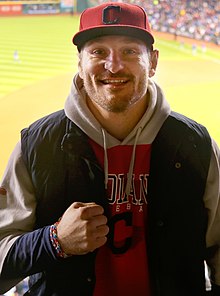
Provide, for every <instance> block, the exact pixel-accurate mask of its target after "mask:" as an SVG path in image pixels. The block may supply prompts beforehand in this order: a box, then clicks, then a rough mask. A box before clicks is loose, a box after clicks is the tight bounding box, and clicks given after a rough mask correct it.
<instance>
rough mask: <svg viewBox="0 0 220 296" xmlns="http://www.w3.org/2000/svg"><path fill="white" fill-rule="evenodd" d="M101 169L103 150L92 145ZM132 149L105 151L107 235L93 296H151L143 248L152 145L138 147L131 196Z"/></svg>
mask: <svg viewBox="0 0 220 296" xmlns="http://www.w3.org/2000/svg"><path fill="white" fill-rule="evenodd" d="M91 144H92V146H93V148H94V151H95V154H96V156H97V158H98V160H99V162H100V164H101V166H102V167H103V159H104V150H103V148H102V147H101V146H99V145H98V144H97V143H95V142H93V141H91ZM132 151H133V146H132V145H125V146H121V145H120V146H116V147H113V148H110V149H108V151H107V154H108V203H109V212H110V220H109V227H110V233H109V238H108V242H107V243H106V244H105V245H104V246H103V247H101V248H100V249H99V250H98V254H97V259H96V286H95V291H94V296H113V295H114V296H122V295H126V296H134V295H138V296H139V295H145V296H149V295H150V288H149V273H148V258H147V247H146V220H147V181H148V176H149V168H150V151H151V145H137V147H136V156H135V164H134V171H133V179H132V186H131V192H130V195H129V196H126V194H125V187H126V181H127V173H128V170H129V166H130V160H131V155H132Z"/></svg>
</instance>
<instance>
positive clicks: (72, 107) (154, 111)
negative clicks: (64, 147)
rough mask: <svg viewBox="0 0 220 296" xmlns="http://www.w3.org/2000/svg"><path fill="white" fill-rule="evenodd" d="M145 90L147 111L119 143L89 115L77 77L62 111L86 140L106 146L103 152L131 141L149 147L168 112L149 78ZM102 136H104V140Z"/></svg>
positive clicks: (160, 91) (158, 91)
mask: <svg viewBox="0 0 220 296" xmlns="http://www.w3.org/2000/svg"><path fill="white" fill-rule="evenodd" d="M148 91H149V93H150V100H149V104H148V108H147V110H146V112H145V113H144V115H143V117H142V118H141V119H140V121H139V122H138V124H137V125H136V126H135V128H134V129H133V130H132V131H131V133H130V134H129V135H128V136H127V137H126V138H125V139H124V140H123V141H120V140H118V139H116V138H114V137H113V136H111V135H110V134H109V133H108V132H107V131H104V130H103V128H102V126H101V125H100V123H99V122H98V121H97V120H96V118H95V117H94V116H93V114H92V113H91V111H90V110H89V108H88V107H87V104H86V94H85V90H84V87H83V83H82V80H81V78H80V77H79V76H78V74H77V75H76V76H75V77H74V79H73V84H72V86H71V91H70V94H69V96H68V97H67V100H66V102H65V108H64V110H65V113H66V116H67V117H68V118H69V119H70V120H71V121H73V122H74V123H75V124H76V125H77V126H78V127H79V128H80V129H82V130H83V132H84V133H85V134H87V135H88V137H89V138H91V139H92V140H93V141H95V142H96V143H97V144H99V145H100V146H102V147H103V146H104V145H106V147H104V148H105V149H107V148H111V147H114V146H117V145H133V144H134V143H135V141H136V142H137V144H151V143H152V142H153V140H154V139H155V137H156V135H157V133H158V132H159V130H160V128H161V126H162V124H163V123H164V121H165V119H166V118H167V117H168V115H169V114H170V111H171V110H170V106H169V104H168V102H167V101H166V99H165V97H164V94H163V92H162V90H161V88H160V87H159V86H158V85H157V84H156V83H155V82H153V81H152V80H151V79H149V85H148ZM137 133H138V139H137V137H136V136H137ZM103 134H104V135H103ZM103 136H104V137H105V140H104V141H103ZM135 139H136V140H135Z"/></svg>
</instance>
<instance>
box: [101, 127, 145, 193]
mask: <svg viewBox="0 0 220 296" xmlns="http://www.w3.org/2000/svg"><path fill="white" fill-rule="evenodd" d="M141 131H142V127H139V128H138V130H137V133H136V136H135V141H134V145H133V151H132V155H131V161H130V166H129V170H128V174H127V183H126V188H125V194H126V195H127V196H128V195H129V194H130V191H131V183H132V177H133V170H134V163H135V154H136V147H137V142H138V139H139V136H140V134H141ZM102 136H103V148H104V175H105V189H107V186H108V154H107V140H106V134H105V130H104V129H102Z"/></svg>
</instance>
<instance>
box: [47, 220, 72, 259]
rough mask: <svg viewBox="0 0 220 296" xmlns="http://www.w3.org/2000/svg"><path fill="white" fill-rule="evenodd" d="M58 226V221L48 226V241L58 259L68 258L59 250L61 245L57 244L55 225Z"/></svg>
mask: <svg viewBox="0 0 220 296" xmlns="http://www.w3.org/2000/svg"><path fill="white" fill-rule="evenodd" d="M58 224H59V221H57V222H56V223H54V224H53V225H51V226H50V241H51V243H52V246H53V247H54V249H55V251H56V255H57V257H59V258H67V257H70V255H67V254H66V253H65V252H64V251H63V250H62V248H61V245H60V243H59V240H58V237H57V225H58Z"/></svg>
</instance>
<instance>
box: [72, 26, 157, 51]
mask: <svg viewBox="0 0 220 296" xmlns="http://www.w3.org/2000/svg"><path fill="white" fill-rule="evenodd" d="M105 35H125V36H130V37H134V38H137V39H141V40H142V41H143V42H145V43H146V44H147V45H149V46H151V45H152V44H153V43H154V37H153V36H152V35H151V34H150V33H149V32H147V31H146V30H141V29H140V28H136V27H131V26H123V25H121V26H120V25H117V26H112V25H111V26H99V27H97V28H96V27H95V28H90V29H86V30H84V31H80V32H78V33H76V34H75V36H74V37H73V40H72V41H73V44H75V45H76V46H77V47H78V49H81V48H82V46H83V45H84V44H85V43H86V42H87V41H90V40H92V39H95V38H97V37H101V36H105Z"/></svg>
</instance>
